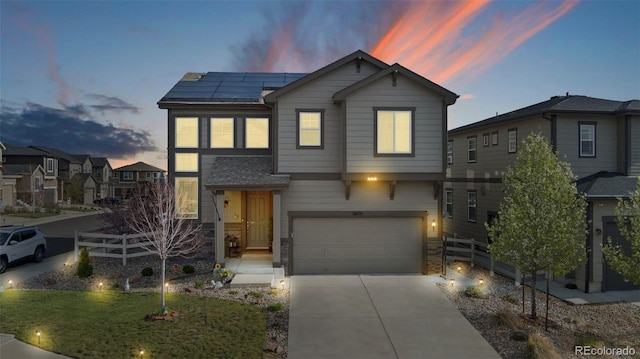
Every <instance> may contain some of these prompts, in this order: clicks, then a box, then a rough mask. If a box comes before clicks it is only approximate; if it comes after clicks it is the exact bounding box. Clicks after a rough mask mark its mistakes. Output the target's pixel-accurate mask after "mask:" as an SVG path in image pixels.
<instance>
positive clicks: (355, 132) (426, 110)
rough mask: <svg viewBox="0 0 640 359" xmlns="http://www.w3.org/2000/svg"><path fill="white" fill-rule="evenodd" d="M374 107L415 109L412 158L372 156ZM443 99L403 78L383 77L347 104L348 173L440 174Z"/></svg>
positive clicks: (351, 98)
mask: <svg viewBox="0 0 640 359" xmlns="http://www.w3.org/2000/svg"><path fill="white" fill-rule="evenodd" d="M375 107H383V108H415V118H414V119H413V121H414V127H413V130H414V132H413V133H412V136H414V137H415V138H414V154H415V155H414V156H411V157H398V156H384V157H376V156H375V148H374V146H375V145H374V143H375V138H374V137H375V128H374V127H375V120H374V117H375V114H374V108H375ZM442 110H443V105H442V98H441V97H440V96H439V95H437V94H435V93H434V92H431V91H430V90H427V89H426V88H424V87H423V86H421V85H419V84H417V83H416V82H414V81H412V80H409V79H408V78H406V77H404V76H401V75H400V76H398V77H397V80H396V86H395V87H394V86H393V84H392V77H391V76H390V75H389V76H386V77H384V78H381V79H379V80H378V81H376V82H374V83H372V84H370V85H368V86H366V87H365V88H362V89H360V90H358V91H356V92H355V93H353V94H351V95H350V96H349V97H348V98H347V100H346V145H347V149H346V150H347V154H346V159H347V163H346V171H347V173H366V172H378V173H394V172H408V173H441V172H442V170H443V163H442V158H443V157H442V150H443V143H442V141H443V136H442V131H445V130H446V129H443V113H442Z"/></svg>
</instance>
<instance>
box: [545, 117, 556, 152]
mask: <svg viewBox="0 0 640 359" xmlns="http://www.w3.org/2000/svg"><path fill="white" fill-rule="evenodd" d="M542 118H544V119H545V120H548V121H549V122H550V130H551V131H550V132H551V133H550V134H549V136H550V137H551V138H550V139H549V140H550V142H551V148H552V149H553V151H554V152H555V151H557V150H558V149H557V148H556V143H557V141H556V140H557V138H556V137H557V116H556V115H551V117H547V116H545V113H544V112H543V113H542Z"/></svg>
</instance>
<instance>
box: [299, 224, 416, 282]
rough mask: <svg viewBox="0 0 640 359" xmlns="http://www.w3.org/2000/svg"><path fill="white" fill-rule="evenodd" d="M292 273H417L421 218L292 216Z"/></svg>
mask: <svg viewBox="0 0 640 359" xmlns="http://www.w3.org/2000/svg"><path fill="white" fill-rule="evenodd" d="M293 232H294V239H293V267H294V268H293V272H294V273H295V274H308V273H335V274H343V273H345V274H346V273H420V272H421V271H422V265H421V258H422V219H421V218H419V217H414V218H298V219H295V220H294V221H293Z"/></svg>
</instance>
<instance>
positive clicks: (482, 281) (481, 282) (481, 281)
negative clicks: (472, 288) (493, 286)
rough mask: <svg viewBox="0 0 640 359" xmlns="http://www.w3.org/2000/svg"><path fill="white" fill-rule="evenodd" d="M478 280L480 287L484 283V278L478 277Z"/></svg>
mask: <svg viewBox="0 0 640 359" xmlns="http://www.w3.org/2000/svg"><path fill="white" fill-rule="evenodd" d="M478 282H480V286H481V287H482V286H483V285H484V279H482V278H480V279H479V280H478Z"/></svg>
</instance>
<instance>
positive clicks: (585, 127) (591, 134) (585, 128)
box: [580, 124, 596, 157]
mask: <svg viewBox="0 0 640 359" xmlns="http://www.w3.org/2000/svg"><path fill="white" fill-rule="evenodd" d="M595 155H596V125H594V124H580V157H595Z"/></svg>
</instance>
